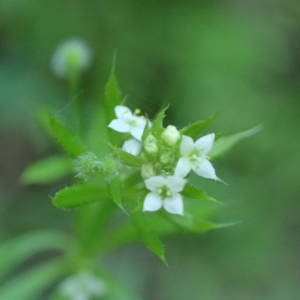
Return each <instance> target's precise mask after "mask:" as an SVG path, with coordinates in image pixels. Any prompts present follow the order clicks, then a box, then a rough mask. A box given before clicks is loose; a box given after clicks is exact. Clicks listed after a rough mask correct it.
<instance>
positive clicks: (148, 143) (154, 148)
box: [144, 134, 158, 154]
mask: <svg viewBox="0 0 300 300" xmlns="http://www.w3.org/2000/svg"><path fill="white" fill-rule="evenodd" d="M144 148H145V150H146V152H148V153H149V154H156V153H157V152H158V145H157V140H156V138H155V137H154V136H153V135H152V134H150V135H148V136H147V137H146V139H145V141H144Z"/></svg>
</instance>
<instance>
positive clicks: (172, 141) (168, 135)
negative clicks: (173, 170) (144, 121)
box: [161, 125, 180, 146]
mask: <svg viewBox="0 0 300 300" xmlns="http://www.w3.org/2000/svg"><path fill="white" fill-rule="evenodd" d="M161 138H162V140H163V141H164V142H165V143H166V144H167V145H168V146H175V145H176V144H177V142H178V141H179V139H180V132H179V131H178V129H177V128H176V127H175V126H173V125H169V126H168V127H167V128H166V129H165V130H164V131H163V133H162V134H161Z"/></svg>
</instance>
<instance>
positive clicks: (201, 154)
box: [175, 133, 218, 180]
mask: <svg viewBox="0 0 300 300" xmlns="http://www.w3.org/2000/svg"><path fill="white" fill-rule="evenodd" d="M214 139H215V135H214V134H213V133H211V134H208V135H205V136H203V137H201V138H199V139H198V140H197V141H196V142H194V141H193V139H192V138H191V137H189V136H183V137H182V141H181V144H180V154H181V156H182V157H181V158H180V159H179V161H178V163H177V166H176V169H175V174H176V175H177V176H182V177H185V176H187V175H188V173H189V172H190V171H191V170H193V171H194V172H195V173H196V174H197V175H199V176H202V177H205V178H209V179H216V180H217V179H218V177H217V176H216V172H215V169H214V167H213V165H212V164H211V163H210V162H209V160H208V156H207V154H208V153H209V152H210V150H211V148H212V146H213V143H214Z"/></svg>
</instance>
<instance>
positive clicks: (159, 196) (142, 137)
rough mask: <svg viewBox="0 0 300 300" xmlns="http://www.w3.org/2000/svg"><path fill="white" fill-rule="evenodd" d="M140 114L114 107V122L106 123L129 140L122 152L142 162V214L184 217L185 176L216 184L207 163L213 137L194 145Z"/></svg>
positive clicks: (210, 136)
mask: <svg viewBox="0 0 300 300" xmlns="http://www.w3.org/2000/svg"><path fill="white" fill-rule="evenodd" d="M139 113H140V111H139V110H138V111H136V112H135V113H133V112H132V111H131V110H130V109H129V108H128V107H126V106H122V105H119V106H116V107H115V114H116V119H114V120H112V121H111V122H110V123H109V125H108V126H109V127H110V128H111V129H113V130H115V131H118V132H121V133H126V134H127V135H128V136H129V137H130V138H129V139H128V140H126V141H125V142H124V144H123V146H122V149H123V151H126V152H128V153H130V154H131V155H135V156H139V157H140V158H141V159H142V160H143V165H142V167H141V176H142V177H143V179H144V183H145V187H146V188H147V190H148V191H149V193H148V194H147V195H146V197H145V199H144V204H143V210H144V211H156V210H159V209H160V208H164V209H165V210H166V211H167V212H169V213H172V214H179V215H183V214H184V205H183V197H182V195H181V192H182V191H183V190H184V188H185V185H186V183H187V176H188V175H189V173H190V172H191V171H193V172H194V173H195V174H197V175H198V176H201V177H204V178H208V179H214V180H217V179H218V177H217V176H216V172H215V169H214V167H213V165H212V164H211V163H210V161H209V156H208V155H209V152H210V151H211V149H212V147H213V143H214V139H215V135H214V134H213V133H212V134H208V135H205V136H203V137H200V138H199V139H197V140H196V141H194V140H193V139H192V138H191V137H190V136H187V135H182V134H181V133H180V131H179V130H178V129H177V128H176V127H175V126H173V125H169V126H167V127H166V128H164V127H163V126H162V124H160V125H161V126H157V124H155V120H154V121H153V123H152V122H151V121H150V120H147V119H146V118H145V117H144V116H141V115H139Z"/></svg>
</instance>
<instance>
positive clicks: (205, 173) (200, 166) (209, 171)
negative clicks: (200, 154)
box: [193, 159, 218, 180]
mask: <svg viewBox="0 0 300 300" xmlns="http://www.w3.org/2000/svg"><path fill="white" fill-rule="evenodd" d="M193 170H194V172H195V173H196V174H197V175H198V176H202V177H205V178H209V179H216V180H217V179H218V177H217V176H216V171H215V168H214V167H213V165H212V164H211V163H210V162H209V161H208V160H207V159H199V160H198V162H197V163H196V164H194V165H193Z"/></svg>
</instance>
